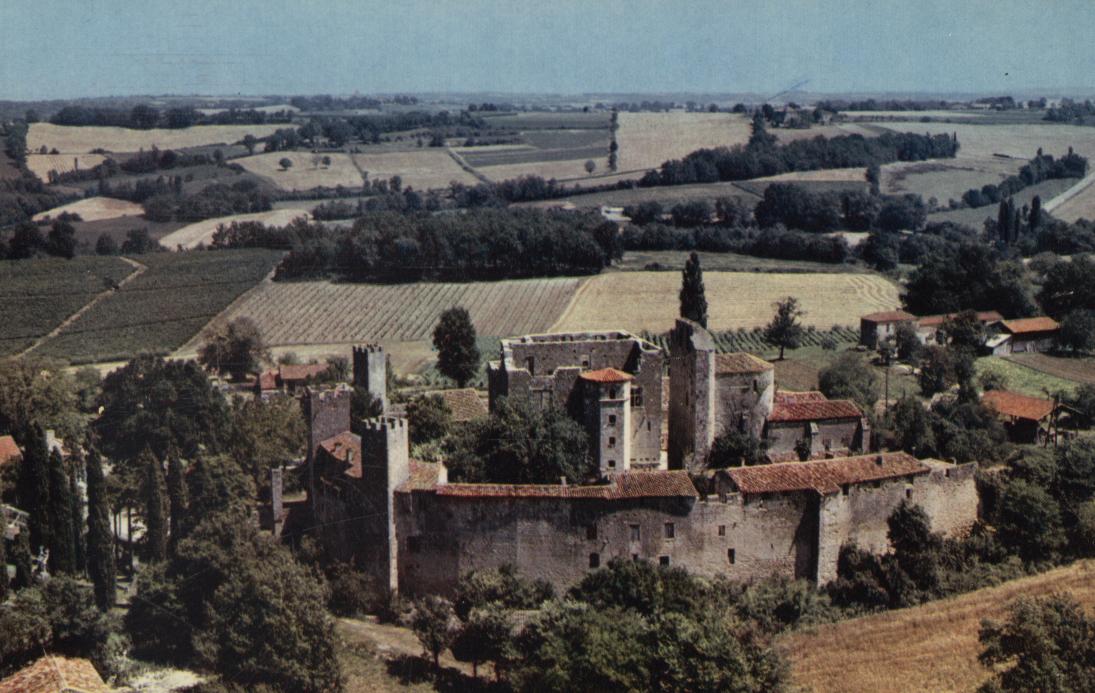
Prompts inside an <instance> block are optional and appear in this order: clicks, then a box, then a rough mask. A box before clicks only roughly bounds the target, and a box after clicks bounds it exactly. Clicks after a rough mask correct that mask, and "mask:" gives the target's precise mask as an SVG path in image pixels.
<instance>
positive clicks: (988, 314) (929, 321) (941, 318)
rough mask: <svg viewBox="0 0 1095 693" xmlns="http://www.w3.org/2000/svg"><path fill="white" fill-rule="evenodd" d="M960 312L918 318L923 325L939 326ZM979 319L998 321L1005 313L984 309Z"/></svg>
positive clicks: (978, 316)
mask: <svg viewBox="0 0 1095 693" xmlns="http://www.w3.org/2000/svg"><path fill="white" fill-rule="evenodd" d="M958 315H959V314H958V313H944V314H942V315H925V316H923V317H921V318H918V319H917V321H916V322H917V323H918V324H919V325H920V326H921V327H939V326H940V325H942V324H943V323H944V322H946V321H947V320H948V319H953V318H956V317H958ZM977 319H978V320H979V321H981V322H998V321H1000V320H1003V319H1004V316H1003V315H1000V313H998V312H996V311H995V310H982V311H979V312H978V313H977Z"/></svg>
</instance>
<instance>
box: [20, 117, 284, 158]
mask: <svg viewBox="0 0 1095 693" xmlns="http://www.w3.org/2000/svg"><path fill="white" fill-rule="evenodd" d="M286 127H292V126H289V125H284V124H283V125H195V126H194V127H189V128H183V129H180V130H168V129H152V130H133V129H131V128H113V127H99V126H86V127H82V126H81V127H76V126H69V125H53V124H52V123H34V124H33V125H31V126H30V131H29V132H27V148H28V149H30V151H32V152H34V151H37V150H39V149H40V148H42V147H45V148H46V149H48V150H50V151H52V150H54V149H56V150H57V151H59V152H60V153H62V154H84V153H87V152H90V151H91V150H93V149H104V150H106V151H108V152H136V151H140V150H141V149H151V148H152V147H153V146H155V147H159V148H160V149H183V148H186V147H200V146H202V145H207V144H232V143H234V142H239V141H240V140H242V139H243V136H244V135H248V134H250V135H254V136H255V137H266V136H267V135H270V134H273V132H274V131H275V130H277V129H278V128H286Z"/></svg>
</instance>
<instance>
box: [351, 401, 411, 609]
mask: <svg viewBox="0 0 1095 693" xmlns="http://www.w3.org/2000/svg"><path fill="white" fill-rule="evenodd" d="M409 446H410V438H409V436H408V432H407V421H406V419H399V418H395V417H387V416H382V417H377V418H374V419H367V420H366V421H364V422H363V423H362V427H361V457H362V459H361V493H362V499H363V503H362V507H361V509H360V512H359V513H358V515H357V517H356V518H355V519H354V524H356V525H358V526H361V527H362V528H363V534H364V538H363V541H362V544H361V545H362V553H363V555H364V562H365V565H366V567H367V568H368V569H369V570H370V571H371V572H373V574H374V575H375V576H376V577H377V578H378V579H379V580H380V581H381V584H383V585H386V586H387V587H388V588H389V589H392V590H396V589H397V588H398V584H399V576H398V572H397V571H398V564H397V557H396V552H397V540H396V531H397V530H396V522H395V505H394V503H395V501H394V497H395V489H396V487H397V486H399V485H400V484H402V483H403V482H404V481H406V480H407V478H408V477H409V476H410V453H409V449H410V447H409Z"/></svg>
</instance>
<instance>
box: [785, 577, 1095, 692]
mask: <svg viewBox="0 0 1095 693" xmlns="http://www.w3.org/2000/svg"><path fill="white" fill-rule="evenodd" d="M1055 592H1065V593H1068V594H1070V595H1072V597H1074V598H1075V599H1077V600H1078V601H1079V602H1080V603H1081V604H1083V605H1084V607H1085V608H1086V610H1087V611H1088V613H1089V615H1090V614H1092V611H1093V609H1095V561H1079V562H1077V563H1074V564H1072V565H1070V566H1065V567H1063V568H1055V569H1053V570H1050V571H1047V572H1045V573H1042V574H1041V575H1033V576H1031V577H1025V578H1020V579H1018V580H1012V581H1010V582H1006V583H1004V584H1002V585H999V586H997V587H989V588H985V589H981V590H977V591H976V592H970V593H969V594H964V595H961V596H958V597H954V598H951V599H943V600H939V601H936V602H931V603H929V604H924V605H922V606H918V607H915V608H912V609H901V610H899V611H891V612H888V613H882V614H876V615H872V616H865V617H862V618H855V619H849V620H847V621H841V622H839V623H833V624H828V625H822V626H818V627H816V628H813V629H811V630H810V631H800V632H797V633H792V634H790V635H788V636H786V637H784V638H782V639H781V640H780V641H779V643H778V644H779V645H780V647H781V649H783V650H784V651H786V652H787V653H788V655H789V656H790V659H791V669H792V679H793V684H794V685H795V686H796V687H802V688H803V689H805V690H812V691H815V693H827V692H828V691H833V692H834V693H835V692H837V691H841V692H843V691H873V692H875V693H905V692H908V693H912V692H913V691H917V692H918V691H972V690H976V689H977V687H978V686H979V685H980V684H981V683H983V682H984V681H985V679H986V678H987V677H988V673H989V672H988V671H987V670H986V669H985V668H983V667H982V666H981V664H980V663H979V662H978V661H977V655H978V653H979V652H980V651H981V647H980V644H979V643H978V641H977V633H978V630H979V629H980V626H981V619H984V618H995V619H1000V618H1003V617H1005V615H1006V610H1007V607H1008V606H1009V605H1010V604H1011V603H1012V602H1013V601H1014V600H1016V599H1018V598H1019V597H1023V596H1027V597H1044V596H1048V595H1050V594H1052V593H1055Z"/></svg>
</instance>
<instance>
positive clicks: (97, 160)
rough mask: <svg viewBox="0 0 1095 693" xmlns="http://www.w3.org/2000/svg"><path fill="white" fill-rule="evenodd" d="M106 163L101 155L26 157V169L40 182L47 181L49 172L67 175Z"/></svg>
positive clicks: (33, 155) (37, 155) (41, 155)
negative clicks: (70, 172)
mask: <svg viewBox="0 0 1095 693" xmlns="http://www.w3.org/2000/svg"><path fill="white" fill-rule="evenodd" d="M104 161H106V157H105V156H103V155H102V154H31V155H29V156H27V168H28V169H30V172H31V173H33V174H34V175H36V176H38V178H40V179H41V180H42V181H44V182H48V181H49V172H50V171H56V172H57V173H68V172H69V171H75V170H76V169H77V168H79V169H80V170H81V171H84V170H87V169H90V168H95V167H96V166H98V165H99V164H101V163H103V162H104Z"/></svg>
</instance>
